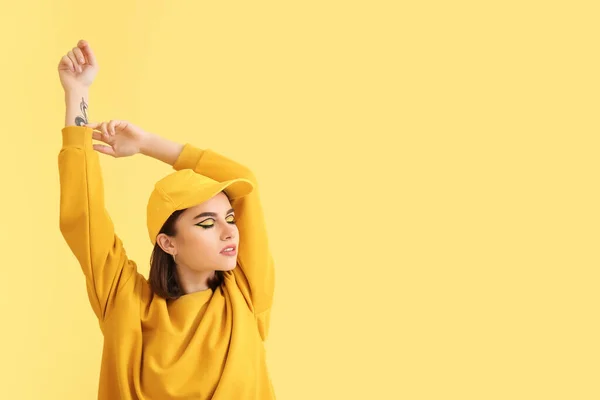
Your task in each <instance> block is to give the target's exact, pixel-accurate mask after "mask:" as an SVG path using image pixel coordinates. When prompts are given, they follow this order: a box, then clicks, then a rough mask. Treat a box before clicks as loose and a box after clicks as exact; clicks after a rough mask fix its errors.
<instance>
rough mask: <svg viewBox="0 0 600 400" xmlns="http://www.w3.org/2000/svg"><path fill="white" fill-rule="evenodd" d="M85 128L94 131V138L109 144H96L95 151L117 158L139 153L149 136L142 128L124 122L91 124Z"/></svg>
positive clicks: (113, 121)
mask: <svg viewBox="0 0 600 400" xmlns="http://www.w3.org/2000/svg"><path fill="white" fill-rule="evenodd" d="M85 126H87V127H89V128H92V129H94V131H93V132H92V138H94V139H96V140H100V141H102V142H104V143H106V144H107V145H102V144H94V145H93V147H94V150H96V151H98V152H100V153H104V154H107V155H109V156H112V157H115V158H119V157H127V156H132V155H134V154H137V153H139V152H140V150H141V146H142V142H143V140H144V138H145V137H146V136H147V133H146V132H145V131H144V130H143V129H142V128H140V127H138V126H136V125H134V124H132V123H131V122H127V121H123V120H114V119H113V120H111V121H109V122H90V123H88V124H85Z"/></svg>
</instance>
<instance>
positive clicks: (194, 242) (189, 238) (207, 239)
mask: <svg viewBox="0 0 600 400" xmlns="http://www.w3.org/2000/svg"><path fill="white" fill-rule="evenodd" d="M214 236H215V235H214V233H213V232H211V229H206V230H205V229H204V228H200V227H194V229H188V230H187V231H186V232H185V235H184V236H183V239H184V240H183V241H182V243H183V245H184V246H185V249H186V252H187V253H189V254H193V255H201V254H206V253H207V252H211V251H213V250H214V246H215V245H216V243H215V239H214Z"/></svg>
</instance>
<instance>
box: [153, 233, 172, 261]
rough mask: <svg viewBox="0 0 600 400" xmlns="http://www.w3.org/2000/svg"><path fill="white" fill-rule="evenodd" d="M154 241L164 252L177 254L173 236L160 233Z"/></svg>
mask: <svg viewBox="0 0 600 400" xmlns="http://www.w3.org/2000/svg"><path fill="white" fill-rule="evenodd" d="M156 243H157V244H158V245H159V246H160V248H161V249H163V251H164V252H165V253H168V254H171V255H172V256H174V255H177V246H176V244H175V238H172V237H171V236H168V235H166V234H164V233H161V234H159V235H158V236H157V237H156Z"/></svg>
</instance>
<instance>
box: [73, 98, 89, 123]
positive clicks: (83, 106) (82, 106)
mask: <svg viewBox="0 0 600 400" xmlns="http://www.w3.org/2000/svg"><path fill="white" fill-rule="evenodd" d="M79 108H80V109H81V112H82V113H83V117H80V116H79V115H78V116H77V117H76V118H75V125H77V126H83V125H84V124H87V123H88V119H87V109H88V105H87V103H86V102H85V99H84V98H83V97H82V98H81V104H79Z"/></svg>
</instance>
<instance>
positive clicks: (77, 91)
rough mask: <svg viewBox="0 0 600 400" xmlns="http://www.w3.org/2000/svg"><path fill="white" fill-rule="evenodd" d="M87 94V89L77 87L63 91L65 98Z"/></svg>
mask: <svg viewBox="0 0 600 400" xmlns="http://www.w3.org/2000/svg"><path fill="white" fill-rule="evenodd" d="M87 94H89V87H85V86H78V87H71V88H68V89H65V97H66V98H70V97H80V96H85V95H87Z"/></svg>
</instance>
